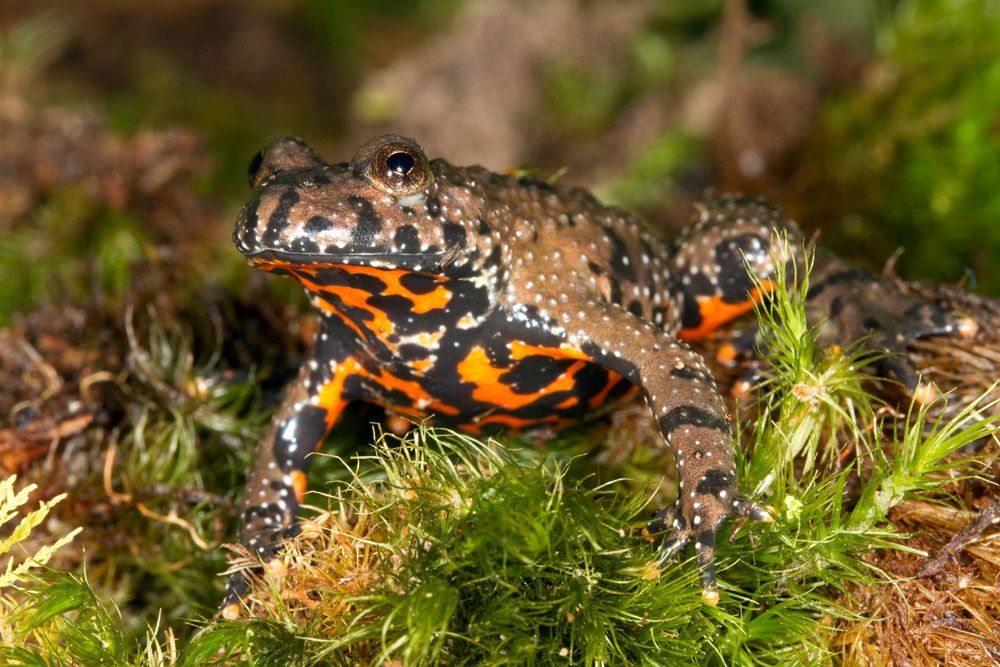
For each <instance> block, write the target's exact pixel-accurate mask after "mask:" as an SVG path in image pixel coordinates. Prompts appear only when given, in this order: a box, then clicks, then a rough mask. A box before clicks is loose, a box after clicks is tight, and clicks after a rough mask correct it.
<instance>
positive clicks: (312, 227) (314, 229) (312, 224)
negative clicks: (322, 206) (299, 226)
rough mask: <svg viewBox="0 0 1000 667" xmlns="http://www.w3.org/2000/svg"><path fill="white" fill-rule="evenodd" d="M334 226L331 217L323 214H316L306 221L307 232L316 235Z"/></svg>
mask: <svg viewBox="0 0 1000 667" xmlns="http://www.w3.org/2000/svg"><path fill="white" fill-rule="evenodd" d="M332 226H333V225H332V224H331V223H330V219H329V218H325V217H323V216H322V215H314V216H313V217H311V218H309V221H308V222H307V223H306V226H305V231H306V233H307V234H312V235H315V234H319V233H320V232H323V231H326V230H327V229H330V228H331V227H332Z"/></svg>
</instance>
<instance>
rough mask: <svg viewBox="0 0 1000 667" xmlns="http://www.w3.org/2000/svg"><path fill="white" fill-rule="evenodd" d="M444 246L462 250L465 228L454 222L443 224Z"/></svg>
mask: <svg viewBox="0 0 1000 667" xmlns="http://www.w3.org/2000/svg"><path fill="white" fill-rule="evenodd" d="M443 229H444V246H445V247H446V248H454V247H458V248H462V247H464V246H465V228H464V227H462V225H456V224H455V223H454V222H446V223H444V228H443Z"/></svg>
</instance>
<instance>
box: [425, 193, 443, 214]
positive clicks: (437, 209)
mask: <svg viewBox="0 0 1000 667" xmlns="http://www.w3.org/2000/svg"><path fill="white" fill-rule="evenodd" d="M427 215H429V216H431V217H432V218H436V217H438V216H439V215H441V200H440V199H438V198H437V197H435V196H433V195H431V196H430V197H428V198H427Z"/></svg>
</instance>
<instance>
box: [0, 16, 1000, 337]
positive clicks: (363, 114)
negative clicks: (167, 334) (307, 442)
mask: <svg viewBox="0 0 1000 667" xmlns="http://www.w3.org/2000/svg"><path fill="white" fill-rule="evenodd" d="M0 124H2V126H3V137H2V138H0V234H2V236H0V321H7V320H9V317H10V316H11V314H12V313H13V312H17V311H23V310H25V309H28V308H30V307H31V306H32V305H33V304H36V303H39V302H45V301H51V300H53V299H56V300H59V299H62V300H63V301H69V302H75V301H79V300H80V299H83V298H87V297H89V296H93V295H94V294H95V293H102V294H106V295H109V296H110V297H112V298H113V297H114V295H115V294H119V293H122V292H123V291H124V290H125V289H126V286H127V284H128V283H129V281H130V280H131V279H132V278H133V277H134V276H131V272H132V267H134V266H135V265H136V263H137V262H141V261H148V260H150V259H151V258H153V259H155V258H156V257H161V256H163V255H165V254H166V255H177V254H180V255H181V256H182V257H183V258H188V259H190V260H191V262H190V263H191V265H192V266H193V267H194V269H193V270H194V271H195V272H196V273H197V274H198V276H199V277H200V278H201V279H206V278H211V279H220V280H223V281H224V282H225V283H226V284H229V285H231V286H234V287H238V286H239V283H240V282H241V281H242V280H245V279H246V274H245V273H243V272H242V269H241V268H240V267H239V261H238V258H237V257H236V253H235V252H233V251H232V250H231V249H230V247H229V241H228V234H229V230H230V221H231V220H232V218H233V215H234V214H235V212H236V211H237V210H238V207H239V205H240V203H241V201H242V198H243V197H244V196H245V194H246V187H245V176H244V175H245V168H246V163H247V161H248V159H249V156H251V155H252V154H253V153H254V152H255V151H256V150H257V149H258V148H259V147H261V146H263V145H264V144H266V143H267V142H268V141H270V140H271V139H273V138H275V137H277V136H281V135H284V134H295V135H300V136H302V137H304V138H305V139H306V140H307V141H309V142H310V143H311V144H313V145H315V146H317V147H319V148H320V149H321V151H322V152H323V153H324V154H325V155H326V156H327V157H328V158H329V159H331V160H342V159H348V158H349V157H350V156H351V155H352V154H353V151H354V148H355V147H356V146H358V145H360V143H361V142H363V141H364V140H365V139H367V138H368V137H369V136H371V135H373V134H375V133H378V132H382V131H386V130H390V129H391V130H393V131H397V132H400V133H403V134H409V135H411V136H414V137H415V138H417V139H418V141H420V142H421V143H423V144H424V146H425V147H426V148H427V149H428V152H429V153H431V154H433V155H440V156H443V157H447V158H448V159H449V160H451V161H452V162H455V163H472V162H478V163H482V164H485V165H486V166H489V167H492V168H494V169H497V170H502V169H507V168H511V167H515V166H531V167H533V168H539V169H541V170H543V172H545V173H560V174H561V176H560V178H562V179H563V180H564V181H566V182H571V183H574V184H582V185H585V186H588V187H591V188H593V189H594V190H595V191H596V192H597V193H598V194H599V195H600V196H601V197H603V198H604V199H606V200H608V201H611V202H614V203H618V204H621V205H623V206H626V207H628V208H631V209H633V210H636V211H638V212H640V213H642V214H643V215H644V216H645V217H646V219H647V220H648V221H649V224H650V225H651V226H652V227H654V228H658V229H663V230H667V232H668V233H669V230H676V229H677V228H678V227H679V226H681V225H683V224H684V223H685V222H686V220H687V219H688V217H689V215H690V204H691V202H692V201H694V200H696V199H697V198H698V197H699V196H700V195H701V194H702V193H703V191H704V190H705V188H708V187H716V188H720V189H723V190H740V191H744V192H748V193H753V194H759V195H763V196H766V197H769V198H771V199H772V200H774V201H775V202H777V203H778V204H779V205H781V206H783V207H784V208H785V210H786V211H787V212H788V213H789V215H791V216H793V217H795V218H796V219H797V220H798V221H799V222H800V223H801V224H802V225H803V226H804V227H805V228H806V229H808V230H821V232H822V238H821V242H822V243H823V244H824V245H827V246H829V247H832V248H833V249H835V250H837V251H838V252H840V253H842V254H844V255H847V256H849V257H851V258H853V259H855V260H857V261H860V262H861V263H863V264H866V265H867V266H869V267H870V268H873V269H876V270H880V269H881V268H882V267H883V266H884V264H885V262H886V261H887V260H888V259H889V258H890V256H893V254H894V253H896V252H897V251H899V250H903V252H902V254H900V255H899V256H898V259H897V261H896V262H895V270H896V271H897V272H898V273H899V275H901V276H902V277H903V278H905V279H909V280H924V281H948V282H959V283H962V284H964V285H965V286H967V287H969V288H971V289H973V290H975V291H978V292H981V293H984V294H988V295H997V294H1000V273H998V271H997V266H996V265H997V262H996V258H997V257H998V256H1000V222H998V217H1000V188H998V187H997V185H998V183H1000V138H998V135H1000V8H998V4H997V3H996V2H990V1H988V0H973V1H962V0H926V1H920V2H918V1H916V0H900V1H897V2H892V1H888V0H868V1H865V0H844V1H842V2H836V3H829V2H820V1H818V0H817V1H813V0H755V1H752V2H743V1H735V0H734V1H732V2H724V1H722V0H716V1H713V0H708V1H705V0H697V1H695V0H672V1H670V2H612V1H610V0H606V1H600V0H591V1H588V2H575V1H571V0H541V1H532V2H527V1H524V2H518V1H513V2H490V1H486V0H481V1H476V0H464V1H463V0H423V1H422V2H412V1H410V2H403V1H401V0H377V1H374V2H367V3H349V2H324V1H321V0H254V1H252V2H246V1H237V0H200V1H195V0H182V1H177V0H171V1H170V2H165V1H160V0H147V1H146V2H143V3H135V2H130V1H127V0H100V1H96V2H91V3H78V2H72V1H67V0H7V1H6V2H4V3H3V4H2V5H0ZM74 128H75V129H74ZM53 137H56V138H53ZM164 137H167V139H164ZM115 142H117V143H115ZM109 143H114V144H115V145H116V146H118V148H114V147H112V148H108V144H109ZM151 145H152V147H150V146H151ZM137 156H138V157H137ZM164 163H166V164H167V166H164ZM137 165H138V166H137ZM171 168H172V169H173V171H171ZM116 170H117V171H119V172H125V173H130V172H134V173H140V172H141V173H142V175H143V179H144V180H142V179H139V180H142V182H140V183H138V184H135V183H131V182H126V183H125V185H122V186H121V187H119V188H118V190H120V192H119V191H116V189H115V187H116V186H115V184H114V183H112V184H111V185H109V184H108V183H106V182H105V181H106V180H107V179H106V178H105V175H106V173H107V172H114V171H116ZM137 170H138V171H137ZM158 170H159V171H158ZM164 171H165V172H166V174H165V175H164V173H161V172H164ZM102 178H104V180H102ZM157 178H159V179H160V181H162V182H158V181H157ZM88 179H90V180H88ZM119 180H121V179H119ZM150 182H152V183H153V185H152V186H150V185H149V183H150ZM95 183H96V185H95ZM164 183H171V184H172V185H171V186H170V187H171V188H172V189H171V190H170V193H169V194H164V187H166V186H164Z"/></svg>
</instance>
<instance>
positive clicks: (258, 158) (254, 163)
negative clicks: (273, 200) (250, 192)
mask: <svg viewBox="0 0 1000 667" xmlns="http://www.w3.org/2000/svg"><path fill="white" fill-rule="evenodd" d="M263 163H264V149H261V150H259V151H257V152H256V153H254V156H253V157H252V158H250V166H249V167H247V178H248V180H249V181H250V187H251V188H252V187H254V186H255V185H257V172H259V171H260V165H262V164H263Z"/></svg>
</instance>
